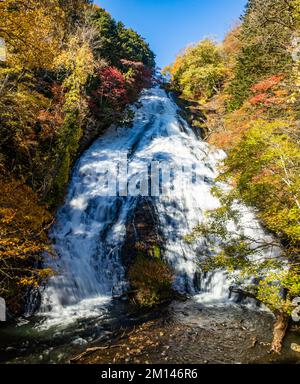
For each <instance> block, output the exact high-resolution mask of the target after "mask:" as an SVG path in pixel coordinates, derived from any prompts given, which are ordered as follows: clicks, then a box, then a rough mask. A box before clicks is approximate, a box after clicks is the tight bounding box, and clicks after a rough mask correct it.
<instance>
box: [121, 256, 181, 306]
mask: <svg viewBox="0 0 300 384" xmlns="http://www.w3.org/2000/svg"><path fill="white" fill-rule="evenodd" d="M129 279H130V282H131V285H132V287H133V289H134V291H135V299H136V301H137V302H138V304H139V305H141V306H144V307H153V306H155V305H157V304H160V303H162V302H164V301H166V300H170V299H171V298H172V294H173V291H172V281H173V273H172V271H171V269H170V267H169V266H168V265H167V264H165V263H164V262H163V261H162V260H160V259H158V258H155V259H154V258H153V259H152V258H146V257H145V256H139V257H137V259H136V261H135V262H134V264H133V265H132V266H131V267H130V269H129Z"/></svg>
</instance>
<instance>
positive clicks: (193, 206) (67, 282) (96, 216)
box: [41, 88, 265, 323]
mask: <svg viewBox="0 0 300 384" xmlns="http://www.w3.org/2000/svg"><path fill="white" fill-rule="evenodd" d="M133 110H134V112H135V119H134V124H133V127H132V128H116V127H111V129H109V130H108V131H107V133H106V134H105V135H104V136H102V137H101V138H99V139H98V140H96V142H95V143H94V144H93V145H92V146H91V147H90V149H89V150H87V151H86V152H85V153H84V154H83V155H82V157H81V158H80V160H79V161H78V163H77V165H76V166H75V169H74V171H73V176H72V181H71V183H70V186H69V192H68V195H67V198H66V202H65V204H64V206H63V207H62V208H61V209H60V210H59V212H58V214H57V220H56V224H55V225H54V227H53V229H52V232H51V237H52V239H53V242H54V248H55V250H56V252H57V255H58V258H57V259H53V260H52V259H50V258H49V262H48V263H49V265H50V266H51V267H52V268H53V269H54V270H55V271H57V274H56V275H55V276H54V277H53V278H51V280H50V282H49V284H48V286H47V288H46V289H45V292H44V294H43V300H42V307H41V314H43V315H45V314H46V315H47V316H48V317H49V319H51V321H52V322H58V323H63V322H65V321H71V319H73V318H74V317H75V318H77V317H87V316H89V315H91V316H93V315H95V313H97V311H101V308H102V306H103V305H104V304H107V303H108V302H109V300H110V298H111V297H112V296H114V295H119V294H121V293H122V292H124V290H126V288H127V283H126V279H125V272H124V268H123V266H122V263H121V261H120V250H121V248H122V244H123V243H124V240H125V235H126V222H127V219H128V217H129V215H130V214H131V212H132V211H133V210H134V209H135V207H136V204H137V201H138V199H137V197H134V196H131V197H130V196H128V197H121V196H114V195H113V194H112V195H111V196H104V193H103V192H104V189H105V188H107V185H106V184H107V183H106V182H105V180H107V178H117V175H116V174H115V173H116V172H118V169H117V168H116V166H115V165H116V163H118V161H119V159H120V158H124V157H126V158H128V177H129V180H133V179H134V180H135V183H136V175H137V174H138V173H139V172H142V171H143V170H145V169H147V166H148V164H149V163H150V162H153V161H157V162H167V163H169V164H175V165H176V166H177V167H178V168H182V167H183V166H184V167H185V169H189V171H191V170H192V172H193V181H192V183H188V184H187V183H185V182H183V179H182V177H179V176H178V175H175V176H174V177H173V180H172V181H170V184H172V188H169V191H170V193H166V194H163V195H161V196H159V197H153V202H154V205H155V207H156V210H157V212H158V216H159V221H160V231H161V232H162V234H163V238H164V239H166V244H165V259H166V260H167V262H168V263H169V264H170V265H171V266H172V267H173V269H174V271H175V275H176V279H175V282H174V286H175V288H176V289H177V290H178V291H180V292H184V293H189V294H192V295H195V294H198V293H199V292H200V293H201V292H202V294H201V295H200V296H199V297H198V298H199V300H204V301H213V302H215V301H218V300H223V299H226V298H227V297H228V288H229V285H230V280H228V279H227V276H226V275H225V274H224V273H223V272H217V273H216V274H213V275H206V276H205V275H203V274H201V272H199V268H198V257H197V254H199V253H200V254H202V255H205V252H208V250H207V244H206V240H205V239H199V240H198V241H197V242H196V243H195V244H193V245H191V244H188V243H187V242H186V241H185V236H186V235H188V234H189V233H190V232H191V231H192V229H193V228H194V227H195V226H196V225H197V224H198V223H199V221H201V220H202V219H203V218H204V213H205V211H206V210H209V209H214V208H217V207H219V202H218V200H217V199H216V198H215V197H214V196H213V195H212V194H211V188H212V186H214V185H215V182H214V179H215V177H216V176H217V165H218V163H219V161H220V160H222V159H224V157H225V154H224V152H222V151H216V150H215V149H213V148H211V147H210V146H209V145H208V144H207V143H205V142H203V141H201V140H199V139H198V138H197V137H196V135H195V133H194V131H193V130H192V129H191V127H189V125H188V124H187V123H186V122H185V121H184V120H183V119H182V118H181V117H180V114H179V110H178V107H177V105H176V104H175V103H174V102H173V101H172V99H171V98H170V97H169V96H168V95H167V94H166V92H165V91H164V90H162V89H159V88H152V89H150V90H146V91H144V92H143V94H142V96H141V99H140V103H139V106H136V107H133ZM107 170H110V172H109V176H108V173H107ZM249 220H250V222H251V227H252V229H249V230H250V231H254V232H255V236H256V237H257V236H265V235H264V231H263V230H262V228H260V226H259V224H258V223H257V221H255V218H254V217H253V215H252V214H251V212H250V211H249V210H247V212H246V213H245V215H244V221H245V222H247V221H249ZM203 298H204V299H203Z"/></svg>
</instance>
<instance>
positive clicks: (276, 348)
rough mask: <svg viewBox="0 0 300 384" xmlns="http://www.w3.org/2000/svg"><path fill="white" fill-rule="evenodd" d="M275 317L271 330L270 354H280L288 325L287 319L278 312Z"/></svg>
mask: <svg viewBox="0 0 300 384" xmlns="http://www.w3.org/2000/svg"><path fill="white" fill-rule="evenodd" d="M275 315H276V321H275V324H274V330H273V341H272V347H271V352H274V353H278V354H280V352H281V349H282V342H283V339H284V336H285V334H286V330H287V327H288V325H289V317H288V316H287V315H286V314H285V313H282V312H278V313H276V314H275Z"/></svg>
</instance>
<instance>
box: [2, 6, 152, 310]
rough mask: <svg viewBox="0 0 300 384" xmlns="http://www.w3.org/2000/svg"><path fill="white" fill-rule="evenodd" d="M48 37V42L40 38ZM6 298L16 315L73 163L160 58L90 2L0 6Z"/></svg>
mask: <svg viewBox="0 0 300 384" xmlns="http://www.w3.org/2000/svg"><path fill="white" fill-rule="evenodd" d="M41 36H43V38H41ZM0 37H1V61H0V83H1V86H0V114H1V123H0V168H1V171H0V175H1V176H0V194H1V201H0V244H1V246H0V296H2V297H4V298H5V299H6V302H7V305H8V308H9V310H10V311H11V312H12V313H14V314H20V313H21V312H22V311H23V309H24V301H25V298H26V295H27V293H28V290H29V289H31V288H32V287H35V286H37V285H39V284H40V282H41V281H42V280H43V279H45V278H46V277H47V276H49V275H50V274H51V271H50V270H48V269H45V268H42V260H41V255H42V253H43V251H45V250H49V242H48V240H47V231H48V229H49V227H50V226H51V223H52V222H53V215H54V212H55V209H56V208H57V206H58V205H59V204H60V203H61V202H62V201H63V198H64V195H65V192H66V187H67V184H68V180H69V176H70V172H71V168H72V165H73V164H74V161H75V160H76V158H77V157H78V155H79V154H80V153H82V151H83V150H84V149H85V148H87V146H88V145H89V144H91V142H92V141H93V140H94V139H95V138H96V137H97V136H98V135H99V134H100V133H101V132H102V131H103V130H104V129H105V128H107V127H108V126H109V125H111V124H113V123H118V124H120V125H122V124H124V125H126V124H130V121H131V119H132V116H131V113H130V111H128V110H127V106H128V105H129V104H131V103H133V102H134V101H136V100H137V99H138V97H139V94H140V92H141V90H142V89H143V88H145V87H147V86H149V85H150V84H151V81H152V74H153V70H154V66H155V58H154V54H153V53H152V51H151V50H150V48H149V46H148V44H147V43H146V42H145V41H144V39H143V38H142V37H141V36H139V35H138V34H137V33H136V32H135V31H133V30H131V29H127V28H125V27H124V25H123V24H122V23H121V22H116V21H115V20H114V19H113V18H112V17H111V16H110V15H109V14H108V13H107V12H106V11H104V10H103V9H101V8H99V7H97V6H94V5H92V4H91V3H90V2H89V1H86V0H76V1H74V0H67V1H60V0H48V1H43V0H40V1H36V0H34V1H33V0H29V1H28V0H17V1H16V0H6V1H1V2H0Z"/></svg>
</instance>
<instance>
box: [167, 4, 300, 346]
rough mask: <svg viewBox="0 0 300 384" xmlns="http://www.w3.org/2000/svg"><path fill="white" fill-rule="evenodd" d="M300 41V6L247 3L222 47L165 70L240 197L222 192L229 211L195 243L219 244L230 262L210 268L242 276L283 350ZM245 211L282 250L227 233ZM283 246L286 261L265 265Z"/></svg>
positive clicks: (290, 294) (295, 242) (293, 240)
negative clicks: (219, 153) (272, 322)
mask: <svg viewBox="0 0 300 384" xmlns="http://www.w3.org/2000/svg"><path fill="white" fill-rule="evenodd" d="M299 33H300V2H299V1H298V0H293V1H286V0H276V1H273V0H266V1H260V0H249V1H248V4H247V8H246V11H245V14H244V15H243V17H242V18H241V21H240V23H238V24H237V25H236V26H235V27H234V28H233V29H232V30H231V31H230V32H229V33H228V34H227V36H226V38H225V40H224V41H223V43H222V44H219V43H217V42H215V41H213V40H211V39H205V40H203V41H200V42H199V43H197V44H194V45H191V46H189V47H188V48H186V49H185V50H184V51H183V52H181V53H180V54H179V55H178V56H177V58H176V61H175V62H174V63H173V64H172V65H170V66H169V67H167V68H165V70H164V71H165V73H166V74H168V76H169V77H170V78H171V85H170V88H171V90H173V91H175V92H176V93H177V94H178V95H179V102H180V103H181V104H183V105H184V106H185V107H186V112H187V114H188V116H189V118H190V120H191V122H192V123H193V124H194V126H195V127H196V128H197V129H201V132H202V135H203V136H204V137H205V139H206V140H208V141H209V142H210V143H211V144H213V145H215V146H216V147H218V148H221V149H223V150H225V151H226V152H227V154H228V157H227V159H226V160H225V163H224V165H223V166H222V169H221V175H220V176H219V179H218V180H219V181H220V182H226V183H228V184H230V185H231V187H232V188H231V189H230V191H226V192H224V190H223V189H221V188H215V191H214V193H215V195H216V196H218V197H219V198H220V200H221V201H222V207H221V208H220V209H217V210H214V211H211V212H208V215H207V220H206V222H205V223H202V224H201V225H200V226H199V227H197V228H195V231H194V233H193V234H192V235H191V237H190V239H189V241H193V239H194V238H195V237H197V236H199V235H203V234H205V235H206V236H207V238H208V239H210V241H211V243H212V244H211V245H212V246H213V245H214V242H216V238H218V239H219V241H220V242H221V243H222V249H223V250H222V252H221V253H220V254H219V255H218V256H217V257H216V258H210V259H209V260H206V261H205V265H203V268H205V269H206V270H211V269H215V268H227V269H228V270H229V271H230V272H234V271H239V274H238V278H237V280H238V281H240V283H239V285H240V286H241V288H242V289H243V291H244V292H246V294H248V295H249V296H252V297H255V298H257V299H259V300H260V301H261V302H263V303H264V304H266V305H267V306H268V307H269V308H270V309H271V310H272V311H273V312H274V313H276V315H277V318H278V329H277V331H278V334H277V336H278V340H276V338H275V340H274V345H273V349H275V350H279V349H280V337H281V336H282V334H283V333H284V331H285V328H286V326H287V322H288V318H289V316H290V315H291V313H292V311H293V309H294V308H295V307H294V306H293V299H294V298H295V297H297V296H299V295H300V266H299V262H300V260H299V250H300V249H299V246H300V221H299V219H300V195H299V191H300V146H299V144H300V142H299V140H300V136H299V117H300V116H299V113H300V104H299V90H300V88H299V79H300V66H299V57H298V53H299ZM239 201H242V202H244V203H246V204H247V205H248V206H250V207H253V209H254V210H255V212H256V214H257V217H258V218H259V219H260V220H261V222H262V223H263V225H264V226H265V228H266V229H267V230H268V231H270V232H271V233H272V234H274V235H275V239H276V241H274V244H272V242H266V243H260V244H258V246H257V247H255V249H253V246H252V245H251V244H253V242H255V239H254V238H247V237H245V236H239V235H238V234H237V233H234V232H232V231H231V230H228V229H226V228H228V226H226V225H227V223H229V222H230V221H234V222H237V223H238V221H239V217H238V211H237V209H236V205H237V202H239ZM276 243H277V244H280V245H281V246H282V249H283V254H281V256H280V257H279V256H278V254H276V252H274V253H273V256H272V257H269V258H265V257H262V255H261V251H262V250H263V249H265V248H266V247H270V246H271V247H272V246H275V247H276ZM253 276H255V277H256V279H255V280H256V283H255V284H253V280H252V279H249V277H253ZM245 278H246V281H247V278H248V281H251V284H245Z"/></svg>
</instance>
